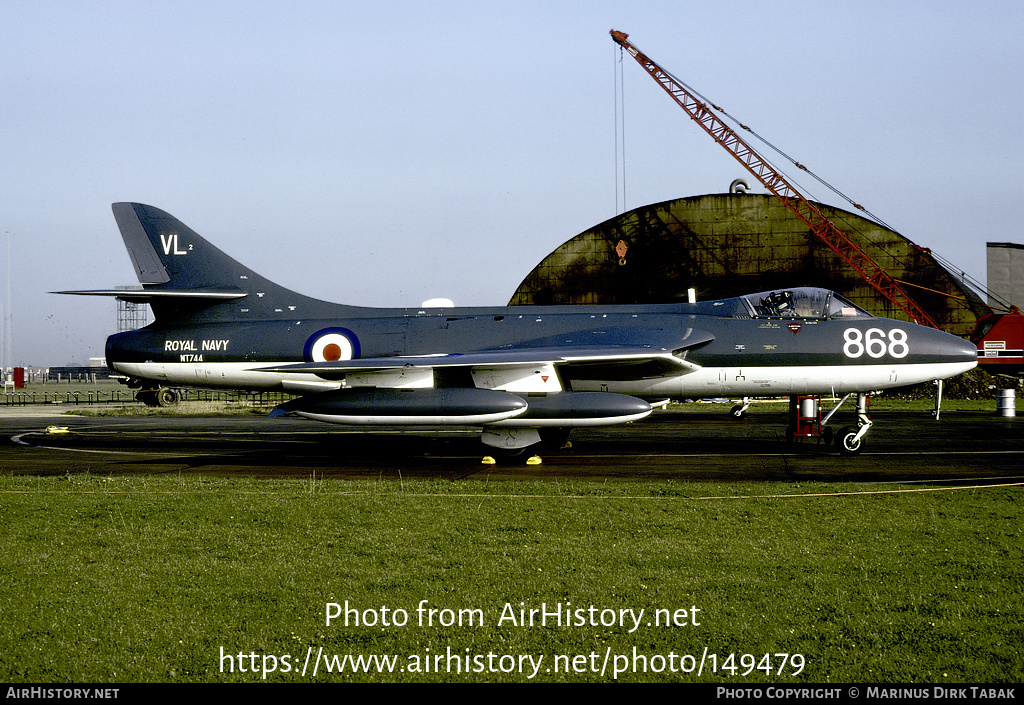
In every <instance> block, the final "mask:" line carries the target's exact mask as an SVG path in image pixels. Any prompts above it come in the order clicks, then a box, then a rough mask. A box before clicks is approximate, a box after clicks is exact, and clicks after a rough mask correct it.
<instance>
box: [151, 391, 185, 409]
mask: <svg viewBox="0 0 1024 705" xmlns="http://www.w3.org/2000/svg"><path fill="white" fill-rule="evenodd" d="M180 398H181V397H180V396H179V395H178V390H177V389H168V388H167V387H161V388H160V389H158V390H156V404H157V406H174V405H176V404H177V403H178V400H179V399H180Z"/></svg>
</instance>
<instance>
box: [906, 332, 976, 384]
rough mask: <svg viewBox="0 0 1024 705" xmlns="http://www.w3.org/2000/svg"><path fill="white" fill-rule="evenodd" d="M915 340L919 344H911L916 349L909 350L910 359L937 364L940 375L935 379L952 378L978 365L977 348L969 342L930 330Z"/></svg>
mask: <svg viewBox="0 0 1024 705" xmlns="http://www.w3.org/2000/svg"><path fill="white" fill-rule="evenodd" d="M911 340H912V341H913V338H911ZM917 340H918V341H920V342H912V343H911V344H912V345H916V347H917V349H916V350H914V349H912V350H911V357H917V358H919V360H920V361H921V362H927V363H932V364H935V363H938V364H939V368H940V369H941V373H940V374H938V375H937V378H945V377H953V376H955V375H958V374H962V373H964V372H967V371H968V370H971V369H974V368H975V367H977V365H978V348H977V347H975V345H974V343H972V342H971V341H969V340H964V339H963V338H960V337H957V336H955V335H951V334H950V333H946V332H944V331H940V330H931V329H929V330H928V333H927V334H926V335H923V336H919V337H917ZM936 371H937V372H938V371H939V370H936Z"/></svg>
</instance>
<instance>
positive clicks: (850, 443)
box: [825, 392, 871, 455]
mask: <svg viewBox="0 0 1024 705" xmlns="http://www.w3.org/2000/svg"><path fill="white" fill-rule="evenodd" d="M869 398H870V397H869V396H868V395H867V394H865V393H863V392H860V393H858V394H857V425H856V426H843V427H842V428H841V429H839V432H838V433H836V434H835V444H836V448H837V449H838V450H839V454H840V455H858V454H859V453H860V452H861V451H862V450H864V436H865V435H867V432H868V430H869V429H870V428H871V417H870V416H869V415H868V399H869ZM845 400H846V399H845V398H844V399H843V401H845ZM842 403H843V402H839V404H842ZM839 404H837V405H836V408H835V409H833V410H832V411H830V412H829V414H828V416H827V417H826V419H825V420H826V421H827V420H828V418H829V417H831V416H832V414H833V413H835V411H836V409H838V408H839Z"/></svg>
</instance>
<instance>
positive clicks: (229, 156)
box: [0, 0, 1024, 365]
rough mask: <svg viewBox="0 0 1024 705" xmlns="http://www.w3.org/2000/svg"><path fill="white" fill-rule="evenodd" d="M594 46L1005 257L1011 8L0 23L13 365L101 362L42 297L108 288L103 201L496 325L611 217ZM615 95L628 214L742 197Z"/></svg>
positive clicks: (625, 6) (686, 140)
mask: <svg viewBox="0 0 1024 705" xmlns="http://www.w3.org/2000/svg"><path fill="white" fill-rule="evenodd" d="M613 28H614V29H619V30H622V31H625V32H628V33H629V34H630V38H631V39H632V40H634V41H635V42H636V44H637V45H638V46H640V47H641V49H643V50H644V51H645V52H646V53H648V54H649V55H650V56H651V57H652V58H654V59H655V60H656V61H658V62H659V63H661V64H662V65H663V66H664V67H665V68H667V69H668V70H670V71H672V72H673V73H674V74H676V75H678V76H679V77H680V78H681V79H683V80H685V81H686V82H688V83H689V84H691V85H693V86H694V87H696V88H697V89H698V90H700V91H701V92H702V93H704V94H705V95H707V96H708V97H709V98H711V99H713V100H714V101H715V102H717V103H719V104H721V105H723V106H724V107H725V108H726V109H727V110H729V111H730V112H731V113H733V114H735V115H736V116H738V117H739V118H741V119H742V120H743V121H744V122H745V123H747V124H749V125H750V126H751V127H753V128H754V129H756V130H757V131H758V132H760V133H761V134H763V135H765V136H766V137H768V138H769V139H771V140H772V141H773V142H774V143H776V144H777V145H779V146H780V147H782V148H783V149H785V150H786V151H787V152H788V153H790V154H792V155H793V156H795V157H796V158H797V159H798V160H799V161H801V162H802V163H804V164H807V165H808V166H809V167H810V168H812V169H813V170H814V171H815V172H816V173H818V174H820V175H822V176H823V177H825V178H826V179H827V180H829V181H830V182H831V183H833V184H834V185H835V186H836V187H837V188H839V189H840V190H842V191H844V192H845V193H847V194H849V195H850V196H851V197H853V198H854V199H855V200H857V201H858V202H860V203H863V204H864V205H865V206H866V207H867V208H868V209H869V210H871V211H872V212H874V213H876V214H877V215H878V216H880V217H881V218H882V219H884V220H885V221H886V222H887V223H889V224H890V225H892V226H893V227H894V228H896V229H897V230H898V231H900V232H901V233H903V234H904V235H905V236H907V237H909V238H910V239H911V240H913V241H915V242H917V243H918V244H920V245H922V246H925V247H930V248H932V249H933V250H935V251H936V252H937V253H939V254H940V255H942V256H943V257H945V258H946V259H949V260H952V261H953V262H955V263H956V264H957V265H958V266H959V267H960V268H962V269H963V270H965V271H966V272H967V273H968V274H970V275H972V276H974V277H975V278H977V279H980V280H982V281H983V280H984V278H985V242H986V241H995V242H1007V241H1012V242H1022V241H1024V233H1022V232H1021V224H1022V223H1024V199H1022V198H1021V195H1020V191H1021V186H1022V184H1024V179H1022V177H1024V173H1022V172H1024V168H1022V166H1021V159H1020V157H1021V148H1020V146H1019V144H1018V142H1017V140H1016V139H1015V138H1014V137H1013V135H1015V134H1017V133H1018V132H1019V131H1020V125H1021V124H1022V122H1024V90H1022V88H1024V86H1022V83H1024V43H1022V42H1021V41H1020V36H1021V34H1022V32H1024V3H1020V2H1018V1H1016V0H1013V1H1011V0H1005V1H998V2H995V1H986V0H980V1H979V2H972V3H963V2H952V1H947V0H927V1H926V0H921V1H905V0H896V1H895V2H893V1H892V0H886V1H885V2H874V1H870V0H869V1H864V0H860V1H857V2H847V1H845V0H830V1H828V2H826V1H824V0H822V1H820V2H796V1H787V0H779V1H776V2H757V3H755V2H748V3H739V2H734V3H721V2H715V1H701V0H694V1H690V2H642V1H641V2H637V1H630V2H610V1H609V2H557V1H555V2H552V1H547V2H530V1H517V2H494V1H488V2H445V1H444V0H439V1H438V2H430V3H427V2H389V1H387V0H384V1H382V2H375V3H367V2H302V1H293V0H289V1H288V2H284V1H281V2H258V1H249V2H218V1H216V0H203V1H202V2H166V1H165V2H141V1H139V0H132V1H130V2H129V1H124V2H113V1H109V2H104V1H103V0H96V1H94V2H88V3H83V2H77V1H67V2H63V1H60V2H52V1H47V0H37V1H35V2H21V1H17V2H16V1H14V0H0V72H2V73H3V82H2V85H3V95H2V99H0V184H2V188H0V235H2V234H3V233H5V232H9V233H11V257H12V262H13V278H12V288H13V301H12V304H13V306H12V308H13V353H14V354H13V357H14V360H13V362H15V363H16V364H29V365H61V364H66V363H68V362H71V361H78V362H83V363H84V362H85V361H86V360H87V359H88V358H89V357H90V356H98V355H101V354H102V350H103V343H104V340H105V338H106V335H107V334H109V333H110V332H113V330H114V328H115V326H116V317H115V308H114V303H113V301H111V300H109V299H92V298H88V299H79V298H75V297H63V296H54V295H49V294H47V293H45V292H47V291H53V290H57V289H89V288H106V287H109V286H114V285H118V284H134V283H136V281H135V277H134V271H133V269H132V267H131V263H130V261H129V259H128V256H127V254H126V252H125V250H124V248H123V246H122V242H121V238H120V236H119V234H118V232H117V227H116V225H115V223H114V219H113V217H112V215H111V212H110V204H111V203H112V202H115V201H128V200H131V201H141V202H143V203H149V204H151V205H155V206H157V207H160V208H162V209H164V210H166V211H168V212H170V213H172V214H174V215H176V216H177V217H178V218H180V219H181V220H182V221H184V222H185V223H187V224H188V225H190V226H191V227H192V228H193V229H195V230H196V231H197V232H199V233H200V234H202V235H204V236H206V237H208V238H209V239H210V240H211V241H212V242H214V244H216V245H217V246H218V247H220V248H221V249H223V250H225V251H226V252H228V253H229V254H232V255H234V256H235V257H237V258H238V259H240V260H241V261H243V262H245V263H246V264H247V265H249V266H251V267H252V268H254V269H255V270H256V271H258V272H260V273H261V274H263V275H264V276H267V277H269V278H271V279H273V280H275V281H278V282H279V283H281V284H283V285H285V286H289V287H291V288H294V289H297V290H300V291H302V292H303V293H307V294H311V295H314V296H318V297H320V298H325V299H329V300H334V301H341V302H345V303H353V304H360V305H379V306H416V305H418V304H419V303H420V302H421V301H422V300H424V299H427V298H431V297H435V296H445V297H448V298H452V299H454V300H455V302H456V304H459V305H478V304H480V305H484V304H499V305H500V304H504V303H506V302H507V301H508V299H509V297H510V296H511V295H512V293H513V292H514V290H515V289H516V287H517V285H518V284H519V282H520V281H521V280H522V279H523V278H524V277H525V276H526V275H527V273H529V271H530V270H531V269H532V268H533V266H534V265H535V264H536V263H537V262H538V261H540V260H541V259H542V258H543V257H544V256H545V255H547V254H548V253H549V252H550V251H551V250H553V249H554V248H555V247H557V246H558V245H559V244H561V243H562V242H564V241H566V240H568V239H569V238H571V237H573V236H574V235H576V234H577V233H579V232H581V231H583V230H585V229H587V228H589V227H591V226H593V225H595V224H597V223H599V222H601V221H603V220H605V219H607V218H609V217H611V216H612V215H614V214H615V148H614V110H613V106H614V79H613V75H614V71H615V65H616V60H617V54H618V52H617V48H616V47H615V45H614V44H613V42H612V40H611V39H610V38H609V36H608V30H610V29H613ZM625 78H626V85H625V91H626V159H627V198H628V201H627V204H626V205H627V206H628V207H636V206H639V205H643V204H646V203H654V202H658V201H662V200H666V199H671V198H678V197H684V196H694V195H700V194H705V193H720V192H723V191H725V190H726V188H727V186H728V184H729V182H730V181H732V180H733V179H734V178H737V177H740V176H744V175H745V174H744V172H743V170H742V168H741V167H740V166H739V164H737V163H736V162H734V161H733V160H732V158H730V157H729V156H728V155H727V154H726V153H725V151H724V150H722V149H721V148H720V147H718V146H717V145H715V144H714V143H713V142H712V141H711V140H710V138H708V137H707V136H706V135H704V134H703V133H701V132H700V131H699V130H698V129H697V127H696V126H695V125H694V124H693V123H692V122H691V121H690V120H689V119H688V118H687V117H686V116H685V115H684V114H683V113H682V111H681V110H679V109H678V108H677V107H675V106H674V105H673V104H672V103H671V101H670V100H669V99H668V98H667V96H665V95H664V94H663V93H662V92H661V90H660V89H659V88H658V87H657V86H656V85H655V84H654V82H653V81H652V80H651V79H650V78H649V77H648V76H647V75H646V74H644V73H643V72H642V71H641V70H640V68H639V66H637V65H636V64H635V62H630V63H629V64H627V65H626V66H625ZM810 192H811V194H810V195H811V196H812V197H815V198H818V199H820V200H823V201H825V202H828V203H832V204H834V205H838V206H841V207H842V206H844V205H845V204H844V203H842V202H840V201H837V200H836V199H835V198H833V197H831V194H829V193H828V192H826V191H824V190H822V189H820V188H812V189H810ZM0 271H2V262H0ZM4 291H5V288H4V287H0V296H2V295H3V292H4ZM1018 303H1020V302H1018Z"/></svg>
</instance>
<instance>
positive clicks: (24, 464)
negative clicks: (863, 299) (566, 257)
mask: <svg viewBox="0 0 1024 705" xmlns="http://www.w3.org/2000/svg"><path fill="white" fill-rule="evenodd" d="M873 420H874V422H875V425H874V427H873V428H872V429H871V431H870V433H869V434H868V436H867V437H866V441H865V448H864V450H863V452H862V453H861V454H860V455H858V456H853V457H849V456H840V455H839V454H838V453H837V452H836V450H835V448H833V447H828V446H825V445H824V444H821V443H815V442H813V441H803V442H797V443H792V442H787V440H786V438H785V424H786V418H785V415H784V414H770V413H758V414H752V415H749V416H747V417H746V418H744V419H742V420H734V419H731V418H730V417H729V415H728V413H727V408H710V409H707V410H701V411H683V412H680V411H669V412H657V413H655V414H654V415H652V416H651V417H650V418H648V419H646V420H644V421H642V422H639V423H636V424H630V425H627V426H610V427H604V428H594V429H579V430H577V431H575V432H574V433H573V436H572V447H571V448H568V449H562V450H553V451H549V452H545V453H544V454H542V458H543V463H542V464H540V465H525V466H523V465H511V466H509V465H497V466H495V465H484V464H481V458H482V457H483V455H484V454H485V453H484V451H483V450H482V447H481V446H480V444H479V442H478V440H477V439H476V436H475V435H474V434H473V433H471V432H469V431H467V430H460V429H437V430H436V431H434V432H431V434H430V435H429V436H428V435H424V434H423V433H413V432H408V431H405V432H403V431H394V432H391V433H367V432H366V431H365V430H364V429H354V428H348V427H340V426H333V425H329V424H323V423H318V422H315V421H308V420H304V419H296V418H290V417H281V418H275V419H267V418H263V417H261V416H224V417H194V416H193V417H173V416H171V417H159V416H150V417H104V418H87V417H79V416H70V415H62V414H61V413H59V412H58V411H56V410H55V407H46V406H42V405H39V406H35V407H31V406H30V407H5V408H2V409H0V439H2V442H0V468H2V470H3V472H5V473H9V474H16V475H54V474H59V475H63V474H67V473H79V472H90V473H93V474H100V475H108V474H109V475H122V474H138V473H194V474H204V475H209V474H229V475H244V476H250V477H297V478H306V477H310V476H311V475H312V474H313V473H315V474H316V476H317V477H318V478H319V477H321V476H322V477H326V478H348V477H367V478H369V477H372V478H395V479H398V478H410V477H428V478H447V479H455V478H479V479H481V480H491V481H493V480H497V479H510V480H511V479H517V478H538V479H539V478H550V479H559V478H563V479H564V478H576V479H591V480H595V481H604V480H607V479H612V478H614V479H621V480H637V481H649V480H657V481H663V480H669V479H671V480H689V481H706V482H717V481H723V482H724V481H730V482H731V481H738V480H743V481H754V482H756V481H765V480H769V481H799V480H808V481H809V480H815V481H826V482H839V481H877V482H895V481H921V482H930V483H959V482H968V483H970V482H975V481H978V480H984V481H985V482H989V483H998V482H1019V481H1021V480H1022V478H1024V433H1022V432H1024V418H1002V417H999V416H996V415H995V414H993V413H986V412H943V414H942V417H941V419H940V420H938V421H936V420H934V419H933V418H932V417H931V415H930V414H928V413H927V412H912V413H911V412H906V413H896V412H881V413H874V414H873ZM849 422H850V419H847V420H846V421H845V423H849ZM51 426H57V427H66V429H67V430H66V432H65V431H62V430H59V431H57V432H54V431H53V430H50V431H48V430H47V428H48V427H51ZM431 436H432V437H431Z"/></svg>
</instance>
